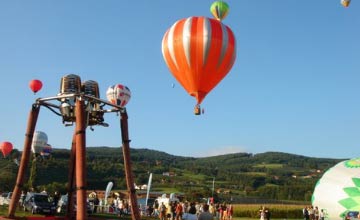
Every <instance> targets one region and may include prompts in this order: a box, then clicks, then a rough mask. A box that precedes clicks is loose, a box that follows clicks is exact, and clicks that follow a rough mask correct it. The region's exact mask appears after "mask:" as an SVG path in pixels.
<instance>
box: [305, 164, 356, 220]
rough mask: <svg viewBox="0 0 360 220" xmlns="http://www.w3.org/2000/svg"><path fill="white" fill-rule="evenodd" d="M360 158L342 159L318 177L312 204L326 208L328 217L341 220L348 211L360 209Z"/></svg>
mask: <svg viewBox="0 0 360 220" xmlns="http://www.w3.org/2000/svg"><path fill="white" fill-rule="evenodd" d="M359 188H360V158H355V159H351V160H345V161H342V162H340V163H338V164H336V165H335V166H333V167H332V168H330V169H329V170H327V171H326V172H325V173H324V175H323V176H322V177H321V178H320V179H319V181H318V183H317V184H316V186H315V189H314V193H313V196H312V204H313V206H314V207H315V206H318V207H319V209H320V210H321V209H324V210H326V213H327V215H328V219H331V220H337V219H339V220H342V219H344V216H345V213H346V212H348V211H359V210H360V193H359Z"/></svg>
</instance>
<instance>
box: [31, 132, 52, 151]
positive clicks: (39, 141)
mask: <svg viewBox="0 0 360 220" xmlns="http://www.w3.org/2000/svg"><path fill="white" fill-rule="evenodd" d="M47 142H48V137H47V135H46V133H45V132H42V131H35V132H34V136H33V141H32V144H31V151H32V152H33V153H34V154H40V153H41V152H42V150H43V149H44V147H45V146H46V144H47Z"/></svg>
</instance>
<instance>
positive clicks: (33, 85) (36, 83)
mask: <svg viewBox="0 0 360 220" xmlns="http://www.w3.org/2000/svg"><path fill="white" fill-rule="evenodd" d="M42 86H43V84H42V82H41V81H40V80H38V79H33V80H31V81H30V83H29V87H30V89H31V90H32V91H33V92H34V94H35V93H37V92H38V91H40V90H41V88H42Z"/></svg>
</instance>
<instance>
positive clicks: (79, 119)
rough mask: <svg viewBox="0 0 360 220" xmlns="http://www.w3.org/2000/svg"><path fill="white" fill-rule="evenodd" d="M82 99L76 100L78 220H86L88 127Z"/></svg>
mask: <svg viewBox="0 0 360 220" xmlns="http://www.w3.org/2000/svg"><path fill="white" fill-rule="evenodd" d="M84 106H85V105H84V100H83V99H82V97H78V98H77V99H76V105H75V114H76V130H75V135H76V138H75V139H76V161H75V165H76V166H75V167H76V168H75V169H76V171H75V174H76V190H77V191H76V207H77V208H76V219H77V220H86V219H87V213H86V211H87V210H86V207H87V204H86V186H87V183H86V149H85V147H86V143H85V142H86V126H85V108H84Z"/></svg>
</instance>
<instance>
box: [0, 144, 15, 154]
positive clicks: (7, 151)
mask: <svg viewBox="0 0 360 220" xmlns="http://www.w3.org/2000/svg"><path fill="white" fill-rule="evenodd" d="M0 149H1V152H2V154H3V156H4V157H6V156H7V155H9V154H10V153H11V151H12V150H13V145H12V143H10V142H7V141H6V142H2V143H1V144H0Z"/></svg>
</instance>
